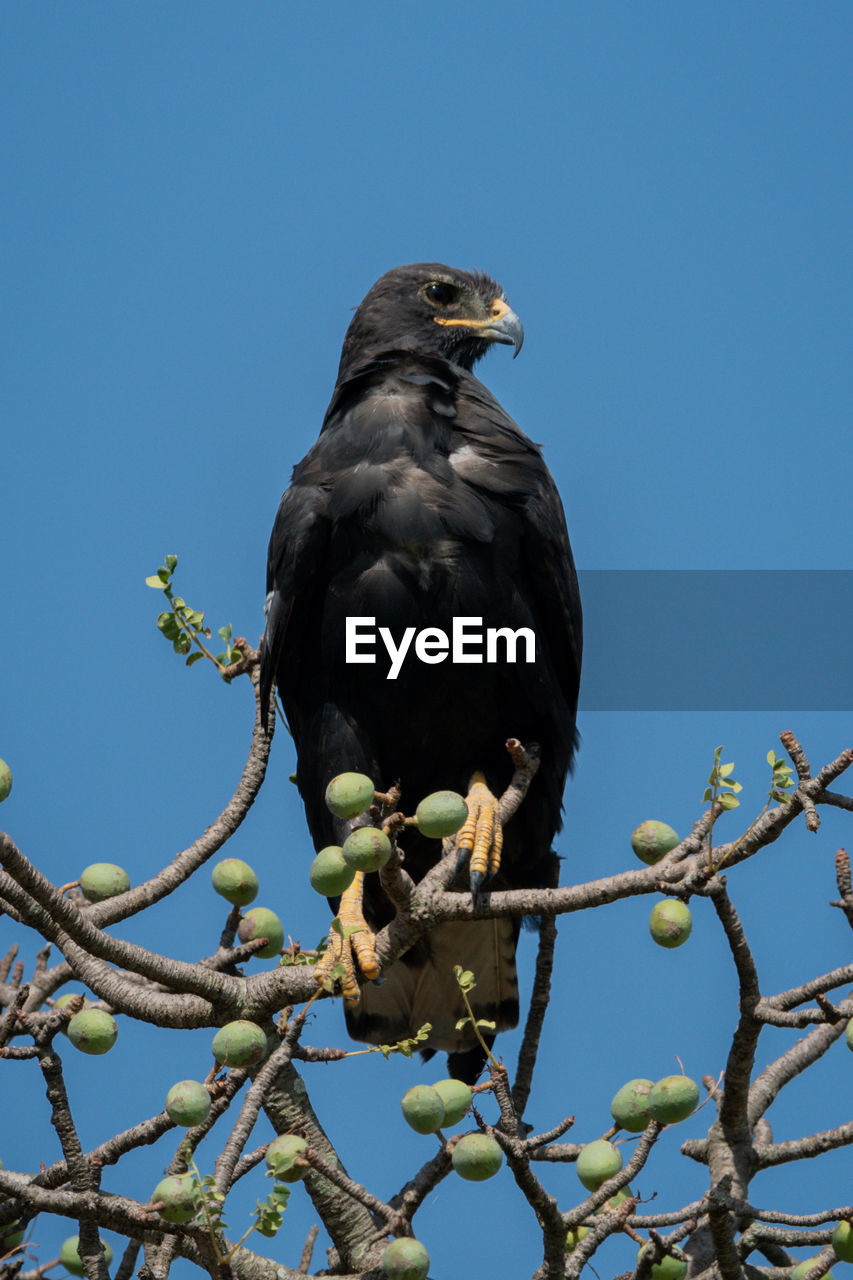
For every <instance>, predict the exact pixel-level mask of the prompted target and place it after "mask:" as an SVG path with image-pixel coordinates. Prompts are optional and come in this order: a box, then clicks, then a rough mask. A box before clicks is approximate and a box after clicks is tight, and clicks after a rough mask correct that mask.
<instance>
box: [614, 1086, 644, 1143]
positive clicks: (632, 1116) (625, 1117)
mask: <svg viewBox="0 0 853 1280" xmlns="http://www.w3.org/2000/svg"><path fill="white" fill-rule="evenodd" d="M653 1084H654V1081H653V1080H640V1079H638V1080H629V1081H628V1083H627V1084H623V1086H622V1088H621V1089H620V1090H619V1092H618V1093H617V1094H616V1095H615V1097H614V1099H613V1101H612V1102H611V1104H610V1114H611V1115H612V1116H613V1119H614V1120H615V1121H616V1123H617V1124H618V1126H619V1128H620V1129H627V1130H628V1132H629V1133H642V1132H643V1130H644V1129H645V1127H646V1125H647V1124H648V1123H649V1093H650V1092H651V1089H652V1085H653Z"/></svg>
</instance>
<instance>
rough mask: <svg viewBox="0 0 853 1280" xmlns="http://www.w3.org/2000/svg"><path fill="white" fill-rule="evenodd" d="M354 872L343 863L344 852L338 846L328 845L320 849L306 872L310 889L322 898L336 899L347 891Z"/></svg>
mask: <svg viewBox="0 0 853 1280" xmlns="http://www.w3.org/2000/svg"><path fill="white" fill-rule="evenodd" d="M354 875H355V871H354V870H353V868H352V867H351V866H350V865H349V863H347V862H345V861H344V851H343V849H342V848H341V846H340V845H339V844H328V845H326V847H325V849H321V850H320V852H319V853H318V854H317V856H316V858H315V859H314V861H313V862H312V863H311V870H310V871H309V872H308V879H309V880H310V881H311V888H312V889H316V890H317V892H318V893H322V895H323V897H324V898H337V897H338V895H339V894H341V893H343V891H344V889H348V888H349V887H350V885H351V884H352V881H353V876H354Z"/></svg>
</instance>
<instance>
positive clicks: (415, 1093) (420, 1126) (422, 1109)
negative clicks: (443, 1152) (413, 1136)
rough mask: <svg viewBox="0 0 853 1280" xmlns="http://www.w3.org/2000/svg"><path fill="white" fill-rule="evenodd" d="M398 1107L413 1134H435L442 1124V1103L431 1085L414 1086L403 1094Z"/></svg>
mask: <svg viewBox="0 0 853 1280" xmlns="http://www.w3.org/2000/svg"><path fill="white" fill-rule="evenodd" d="M400 1106H401V1107H402V1109H403V1118H404V1119H405V1121H406V1124H408V1125H410V1126H411V1127H412V1128H413V1129H414V1131H415V1133H435V1132H436V1130H438V1129H440V1128H441V1126H442V1125H443V1124H444V1103H443V1102H442V1101H441V1097H440V1095H439V1093H438V1092H437V1090H435V1089H433V1087H432V1085H428V1084H416V1085H414V1086H413V1087H412V1088H411V1089H408V1090H407V1091H406V1092H405V1093H404V1094H403V1097H402V1099H401V1101H400Z"/></svg>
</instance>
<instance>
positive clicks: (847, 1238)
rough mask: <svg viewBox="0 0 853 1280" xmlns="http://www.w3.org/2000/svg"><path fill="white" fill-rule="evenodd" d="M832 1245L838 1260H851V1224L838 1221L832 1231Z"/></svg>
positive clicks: (852, 1241)
mask: <svg viewBox="0 0 853 1280" xmlns="http://www.w3.org/2000/svg"><path fill="white" fill-rule="evenodd" d="M832 1247H833V1249H834V1250H835V1252H836V1253H837V1254H838V1259H839V1261H840V1262H853V1225H851V1224H850V1223H849V1222H839V1223H838V1225H837V1226H836V1228H835V1230H834V1231H833V1233H832Z"/></svg>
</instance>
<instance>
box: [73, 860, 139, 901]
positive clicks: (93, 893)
mask: <svg viewBox="0 0 853 1280" xmlns="http://www.w3.org/2000/svg"><path fill="white" fill-rule="evenodd" d="M80 888H81V889H82V890H83V892H84V894H85V895H86V897H87V898H88V899H89V901H90V902H106V900H107V898H116V897H118V895H119V894H120V893H126V892H127V890H128V889H129V888H130V876H129V875H128V874H127V872H126V871H125V869H124V867H118V866H116V864H115V863H114V862H92V863H90V865H89V866H88V867H86V868H85V870H84V871H82V872H81V874H80Z"/></svg>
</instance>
